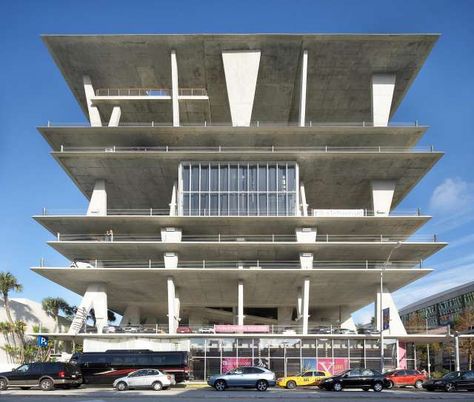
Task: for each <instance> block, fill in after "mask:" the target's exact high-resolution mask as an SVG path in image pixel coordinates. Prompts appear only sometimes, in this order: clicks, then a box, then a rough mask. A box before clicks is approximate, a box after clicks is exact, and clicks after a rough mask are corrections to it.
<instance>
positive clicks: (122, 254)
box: [48, 239, 446, 261]
mask: <svg viewBox="0 0 474 402" xmlns="http://www.w3.org/2000/svg"><path fill="white" fill-rule="evenodd" d="M48 244H49V245H51V246H52V247H53V248H54V249H56V250H57V251H58V252H60V253H61V254H62V255H64V256H65V257H67V258H69V259H71V260H78V259H85V260H95V259H103V260H124V259H125V260H133V259H136V260H143V259H149V258H151V259H159V260H161V259H162V258H163V254H164V253H165V252H176V253H178V256H179V258H180V259H181V260H182V261H199V260H203V259H206V260H210V261H212V260H214V261H227V260H231V261H238V260H263V261H295V260H298V258H299V255H300V253H313V254H314V257H315V259H316V260H320V261H330V260H331V261H341V260H346V261H365V260H371V261H374V260H377V261H385V260H386V259H387V257H388V255H389V254H390V252H391V251H392V250H393V253H392V255H391V258H392V260H393V261H419V260H424V259H426V258H428V257H429V256H431V255H432V254H434V253H436V252H437V251H439V250H440V249H442V248H443V247H445V246H446V243H418V242H413V243H412V242H408V243H402V245H401V246H400V247H398V248H397V249H395V250H394V247H395V246H396V245H397V242H390V241H387V242H383V243H380V242H363V241H361V242H352V243H351V242H328V243H325V242H317V243H309V244H308V243H306V244H302V243H296V242H278V243H277V242H275V243H272V242H262V241H260V242H255V241H237V242H236V241H232V242H212V241H210V242H204V241H203V242H180V243H163V242H161V241H144V240H142V239H141V240H137V241H113V242H105V241H50V242H48Z"/></svg>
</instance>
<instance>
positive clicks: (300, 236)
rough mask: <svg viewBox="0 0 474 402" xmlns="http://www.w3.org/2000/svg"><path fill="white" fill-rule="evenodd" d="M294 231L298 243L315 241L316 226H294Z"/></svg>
mask: <svg viewBox="0 0 474 402" xmlns="http://www.w3.org/2000/svg"><path fill="white" fill-rule="evenodd" d="M295 233H296V241H297V242H298V243H314V242H315V241H316V233H317V230H316V228H296V229H295Z"/></svg>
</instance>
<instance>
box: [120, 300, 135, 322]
mask: <svg viewBox="0 0 474 402" xmlns="http://www.w3.org/2000/svg"><path fill="white" fill-rule="evenodd" d="M139 324H140V307H139V306H137V305H133V304H130V305H128V306H127V308H126V309H125V311H124V313H123V316H122V321H120V326H126V325H139Z"/></svg>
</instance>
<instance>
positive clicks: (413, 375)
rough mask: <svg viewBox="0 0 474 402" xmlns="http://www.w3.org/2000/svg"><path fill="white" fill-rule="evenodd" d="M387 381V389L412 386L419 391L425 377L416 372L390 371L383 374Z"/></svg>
mask: <svg viewBox="0 0 474 402" xmlns="http://www.w3.org/2000/svg"><path fill="white" fill-rule="evenodd" d="M383 375H384V377H385V378H386V379H387V380H388V388H392V387H405V386H413V387H415V388H417V389H421V388H422V385H423V382H424V381H426V375H425V374H423V373H421V372H419V371H418V370H391V371H387V372H386V373H384V374H383Z"/></svg>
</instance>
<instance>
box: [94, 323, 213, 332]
mask: <svg viewBox="0 0 474 402" xmlns="http://www.w3.org/2000/svg"><path fill="white" fill-rule="evenodd" d="M86 331H87V332H94V331H95V332H97V329H96V328H95V327H91V328H88V329H87V330H86ZM176 332H177V333H178V334H192V333H198V334H213V333H214V328H212V327H201V328H198V329H197V330H193V329H192V328H190V327H178V328H177V330H176ZM102 333H103V334H143V333H144V334H165V333H166V332H165V331H164V330H162V329H161V328H158V327H157V326H153V325H150V326H146V325H126V326H118V325H107V326H105V327H104V328H103V329H102Z"/></svg>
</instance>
